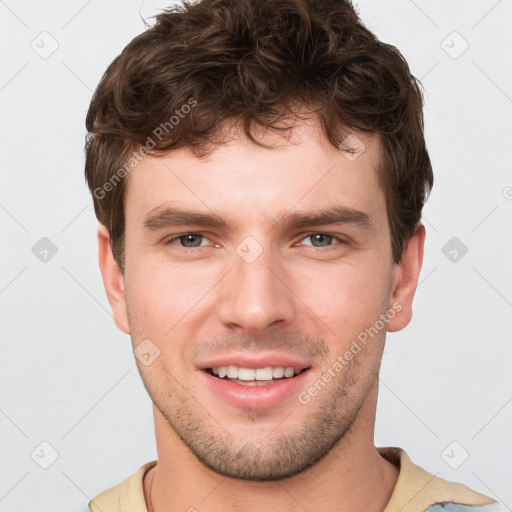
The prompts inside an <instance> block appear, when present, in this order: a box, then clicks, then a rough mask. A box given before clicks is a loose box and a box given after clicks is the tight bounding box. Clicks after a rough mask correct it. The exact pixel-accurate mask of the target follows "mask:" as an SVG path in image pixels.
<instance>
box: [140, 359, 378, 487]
mask: <svg viewBox="0 0 512 512" xmlns="http://www.w3.org/2000/svg"><path fill="white" fill-rule="evenodd" d="M359 355H361V356H362V354H359ZM364 359H366V358H365V357H364V356H362V357H361V358H357V357H356V358H354V359H352V361H350V363H349V364H347V366H346V367H344V368H343V370H342V371H341V372H340V374H339V375H337V376H336V379H334V380H333V381H331V382H330V383H328V384H327V385H326V387H325V388H324V389H322V390H321V391H320V392H319V393H318V395H316V396H315V397H314V398H312V400H311V401H310V403H309V404H307V405H303V404H300V403H299V401H298V400H297V406H296V407H297V409H296V410H294V411H292V412H291V413H289V412H288V413H283V417H282V418H281V419H279V420H277V421H276V426H275V428H274V429H273V430H272V431H271V432H270V433H269V432H268V431H265V432H262V433H261V436H259V437H258V436H257V435H256V436H255V437H254V438H251V439H250V440H247V441H244V440H243V439H239V438H237V432H236V431H233V428H232V427H231V428H230V425H229V424H226V422H223V418H222V417H218V415H217V417H216V416H215V415H214V414H212V413H210V411H209V410H208V404H207V403H206V404H202V403H200V402H199V401H198V400H197V399H196V398H195V397H194V396H193V395H192V394H191V393H190V392H188V391H187V390H186V389H185V388H184V387H183V386H182V385H181V384H180V383H178V381H177V380H176V379H175V378H174V377H173V376H172V375H170V374H169V373H168V372H167V371H166V370H163V372H164V373H163V375H164V376H165V378H163V379H162V380H159V381H156V380H155V381H154V380H153V378H152V377H154V376H155V373H154V372H153V371H151V370H150V371H146V368H144V367H143V365H142V364H140V363H139V362H138V363H137V364H138V368H139V372H140V374H141V378H142V381H143V383H144V386H145V388H146V390H147V392H148V394H149V396H150V397H151V399H152V401H153V403H154V404H155V406H156V407H157V408H158V410H159V411H160V413H161V414H162V416H163V417H164V418H165V419H166V420H167V423H168V424H169V426H170V427H171V428H172V430H173V431H174V433H175V434H176V436H177V437H178V438H179V439H180V440H181V441H182V442H183V444H184V445H185V446H186V447H187V448H188V449H189V451H190V452H191V453H192V454H193V455H194V457H195V458H196V459H197V460H198V461H199V462H200V463H201V464H202V465H204V466H205V467H207V468H208V469H210V470H212V471H214V472H215V473H217V474H219V475H221V476H224V477H229V478H235V479H241V480H248V481H261V482H265V481H275V480H281V479H284V478H289V477H291V476H293V475H296V474H298V473H301V472H303V471H305V470H307V469H308V468H311V467H312V466H313V465H314V464H315V463H317V462H318V461H320V460H321V459H322V458H323V457H324V456H326V455H327V454H328V453H329V452H330V451H331V450H332V449H333V448H334V447H335V446H337V445H339V444H340V443H341V442H343V440H344V439H346V438H348V434H349V433H350V432H351V429H352V427H353V425H354V422H355V420H356V418H357V416H358V413H359V411H360V409H361V408H362V406H363V405H364V403H365V400H366V398H367V397H368V395H369V393H370V392H371V390H372V389H373V387H374V386H376V385H377V379H378V363H377V368H374V369H373V370H372V369H370V368H368V366H367V365H365V361H364ZM366 363H367V364H368V363H370V361H366ZM337 379H339V380H338V381H337V382H336V380H337ZM158 382H160V384H159V383H158ZM162 382H163V383H166V384H164V385H162V384H161V383H162ZM303 408H310V411H311V412H309V414H308V415H306V418H305V420H304V421H303V425H302V426H301V427H299V428H297V429H295V431H293V432H289V433H286V434H285V433H280V431H282V430H284V429H285V428H286V422H287V419H288V418H289V417H290V418H291V417H293V415H294V413H295V411H301V412H302V411H303ZM240 413H241V415H243V416H244V418H246V419H247V420H248V423H250V424H251V425H254V427H255V429H256V430H257V424H258V418H259V417H261V416H265V415H266V414H267V411H250V410H241V411H240ZM287 415H288V416H287Z"/></svg>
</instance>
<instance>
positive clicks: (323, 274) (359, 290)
mask: <svg viewBox="0 0 512 512" xmlns="http://www.w3.org/2000/svg"><path fill="white" fill-rule="evenodd" d="M385 276H386V274H385V272H384V270H383V269H380V268H379V266H378V264H375V265H373V266H367V265H364V266H363V265H355V264H354V265H352V264H348V263H343V264H323V265H318V264H317V265H316V266H315V268H312V267H311V266H310V268H308V269H303V271H301V272H300V275H298V278H297V279H295V282H294V286H293V287H291V288H292V289H293V290H297V291H296V294H297V296H298V297H299V298H300V299H301V301H303V303H304V304H306V306H307V309H309V311H310V312H312V313H311V314H312V315H313V316H312V318H315V317H316V318H317V319H318V320H321V321H322V323H323V324H324V329H323V330H325V329H327V336H329V337H330V336H331V335H332V336H334V337H335V338H336V339H338V340H339V343H341V344H343V345H345V344H346V343H350V340H352V339H353V338H354V337H357V335H358V334H359V333H360V332H361V331H362V330H364V328H365V327H368V326H369V325H373V323H374V322H375V321H376V320H377V319H378V318H379V315H380V314H381V313H384V311H385V310H386V308H387V304H388V283H387V280H386V277H385ZM299 307H301V306H300V303H299ZM325 326H327V327H325Z"/></svg>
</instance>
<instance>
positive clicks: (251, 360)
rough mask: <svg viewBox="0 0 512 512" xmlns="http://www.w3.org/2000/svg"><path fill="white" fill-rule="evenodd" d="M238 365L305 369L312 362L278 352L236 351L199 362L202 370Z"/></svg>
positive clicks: (244, 366) (241, 366)
mask: <svg viewBox="0 0 512 512" xmlns="http://www.w3.org/2000/svg"><path fill="white" fill-rule="evenodd" d="M231 365H233V366H238V367H239V368H265V367H267V366H272V367H276V366H284V367H285V368H286V367H288V366H292V367H293V368H294V369H296V370H303V369H305V368H309V367H310V366H311V362H310V361H308V360H306V359H305V358H303V357H300V356H295V355H292V354H285V353H278V352H236V353H231V354H226V355H219V356H215V357H212V358H211V359H205V360H204V361H201V362H200V363H199V364H198V368H199V369H200V370H206V369H208V368H218V367H219V366H231Z"/></svg>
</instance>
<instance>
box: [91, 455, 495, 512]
mask: <svg viewBox="0 0 512 512" xmlns="http://www.w3.org/2000/svg"><path fill="white" fill-rule="evenodd" d="M378 451H379V453H380V454H381V455H382V456H383V457H384V458H386V459H387V460H389V461H390V462H392V463H393V464H395V465H396V466H397V467H399V468H400V474H399V476H398V480H397V483H396V486H395V489H394V490H393V494H392V495H391V498H390V500H389V503H388V504H387V506H386V508H385V509H384V511H383V512H424V511H425V510H426V509H427V508H428V507H429V506H431V505H434V504H436V503H447V502H449V503H459V504H461V505H469V506H482V505H489V504H491V503H495V501H494V500H492V499H491V498H489V497H487V496H484V495H483V494H479V493H477V492H475V491H472V490H471V489H469V488H468V487H466V486H465V485H462V484H458V483H454V482H448V481H447V480H443V479H441V478H439V477H437V476H435V475H432V474H431V473H428V472H427V471H425V470H424V469H422V468H421V467H419V466H417V465H416V464H414V463H413V462H412V461H411V459H410V458H409V457H408V456H407V454H406V453H405V452H404V451H403V450H402V449H400V448H378ZM156 463H157V461H156V460H154V461H151V462H148V463H146V464H144V465H143V466H141V467H140V468H139V469H138V470H137V472H136V473H135V474H134V475H132V476H131V477H129V478H127V479H126V480H124V481H123V482H121V483H120V484H119V485H116V486H115V487H111V488H110V489H107V490H106V491H103V492H102V493H101V494H99V495H98V496H96V497H95V498H94V499H92V500H91V501H90V502H89V508H90V509H91V510H92V512H147V508H146V502H145V500H144V489H143V479H144V475H145V474H146V472H147V471H149V470H150V469H151V468H152V467H154V466H155V465H156Z"/></svg>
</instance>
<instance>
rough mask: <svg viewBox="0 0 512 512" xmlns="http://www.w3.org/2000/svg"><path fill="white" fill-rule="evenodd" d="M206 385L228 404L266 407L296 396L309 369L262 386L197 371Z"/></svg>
mask: <svg viewBox="0 0 512 512" xmlns="http://www.w3.org/2000/svg"><path fill="white" fill-rule="evenodd" d="M199 373H200V375H201V378H202V379H205V384H206V386H207V387H208V388H209V389H211V390H212V391H213V392H214V393H215V394H216V395H218V396H220V397H221V398H222V399H223V400H224V401H226V402H227V403H228V404H230V405H232V406H234V407H239V408H243V409H268V408H270V407H275V406H276V405H279V404H280V403H281V402H283V401H284V400H286V399H288V398H290V397H291V396H296V395H297V394H298V393H299V391H300V389H301V388H304V381H305V379H306V378H307V376H308V373H309V369H308V370H304V371H303V372H302V373H300V374H299V375H297V376H295V377H291V378H289V379H283V380H278V381H276V382H275V383H274V384H267V385H264V386H244V385H243V384H236V383H234V382H230V381H229V380H224V379H219V378H218V377H214V376H213V375H210V374H209V373H208V372H206V371H204V370H200V371H199Z"/></svg>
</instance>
